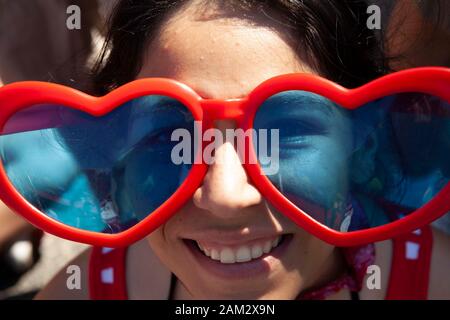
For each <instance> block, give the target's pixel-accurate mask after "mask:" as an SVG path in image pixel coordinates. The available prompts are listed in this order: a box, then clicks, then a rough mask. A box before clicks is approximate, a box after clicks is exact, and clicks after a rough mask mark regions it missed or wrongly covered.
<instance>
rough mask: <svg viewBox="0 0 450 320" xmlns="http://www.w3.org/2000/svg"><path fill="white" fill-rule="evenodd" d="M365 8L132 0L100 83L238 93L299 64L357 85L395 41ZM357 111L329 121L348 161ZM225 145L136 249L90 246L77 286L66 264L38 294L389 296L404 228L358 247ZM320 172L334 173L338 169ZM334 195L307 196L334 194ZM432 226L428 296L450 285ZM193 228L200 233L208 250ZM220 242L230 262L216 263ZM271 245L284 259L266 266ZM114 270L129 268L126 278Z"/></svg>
mask: <svg viewBox="0 0 450 320" xmlns="http://www.w3.org/2000/svg"><path fill="white" fill-rule="evenodd" d="M365 8H366V5H365V4H364V3H358V2H355V1H326V2H325V1H320V2H319V1H303V2H301V3H300V2H286V1H272V2H270V4H261V2H259V1H227V2H226V3H225V2H218V1H217V2H216V1H215V2H210V1H208V2H206V1H197V0H195V1H188V2H186V1H165V2H154V1H143V0H141V1H122V2H120V3H119V5H118V7H117V8H116V12H115V16H114V18H113V20H112V26H111V30H110V37H109V42H108V46H107V48H106V49H111V52H110V54H109V55H107V56H105V55H104V56H103V60H102V61H101V62H100V63H99V67H98V69H97V73H96V77H95V85H96V92H98V93H101V94H103V93H106V92H108V91H109V90H112V89H114V88H116V87H118V86H120V85H122V84H125V83H127V82H129V81H132V80H134V79H139V78H148V77H165V78H172V79H176V80H178V81H181V82H183V83H186V84H188V85H189V86H190V87H192V88H193V89H194V90H196V91H197V92H198V93H199V94H201V95H202V97H204V98H214V99H229V98H239V97H242V96H245V95H247V94H248V92H250V91H251V90H252V89H253V88H254V87H256V86H257V85H258V84H259V83H261V82H263V81H264V80H266V79H268V78H271V77H274V76H277V75H280V74H287V73H297V72H306V73H312V74H317V75H321V76H323V77H327V78H329V79H331V80H334V81H336V82H338V83H340V84H342V85H344V86H347V87H355V86H358V85H361V84H363V83H366V82H368V81H369V80H371V79H374V78H376V77H378V76H380V75H381V74H382V73H383V68H384V64H383V62H382V61H380V60H379V58H380V57H381V55H380V54H374V53H375V52H376V50H375V49H376V45H377V43H376V41H375V37H372V35H371V33H370V31H369V30H367V29H365V28H364V27H361V26H364V25H365V19H364V18H365V15H363V14H359V15H358V13H361V12H365ZM346 119H347V116H346V115H345V113H343V114H341V115H339V116H336V118H335V120H336V121H334V122H329V125H330V127H329V131H326V132H322V133H321V134H318V136H320V139H319V140H318V144H317V150H319V151H320V152H330V150H334V153H333V154H331V153H330V155H329V156H335V157H337V160H338V161H337V162H338V163H339V162H340V161H339V160H340V159H344V158H345V154H346V152H347V150H346V148H347V147H346V141H347V138H348V137H346V136H345V134H343V135H342V136H339V135H338V134H336V133H337V132H341V130H338V128H342V127H345V125H346V123H345V121H346ZM217 127H218V128H219V129H220V130H223V131H224V130H225V129H227V128H233V123H230V122H227V121H219V122H218V123H217ZM215 156H216V159H225V158H226V159H227V161H222V162H221V161H216V162H215V163H214V164H212V165H211V166H210V168H209V171H208V173H207V176H206V178H205V180H204V181H203V184H202V185H201V186H200V187H199V188H198V189H197V191H196V192H195V193H194V195H193V197H192V199H191V200H190V201H189V202H188V203H187V204H185V205H184V207H183V208H182V209H181V210H179V212H178V213H177V214H176V215H174V216H173V217H172V218H171V219H170V220H169V221H168V222H167V223H165V224H164V225H163V226H162V227H160V228H159V229H158V230H156V231H155V232H153V233H152V234H150V235H149V236H148V237H147V238H146V239H144V240H142V241H140V242H139V243H137V244H135V245H133V246H131V247H129V248H128V251H125V250H120V249H119V250H117V249H116V250H112V251H111V250H109V249H95V250H94V251H93V252H92V254H91V252H86V253H85V254H83V255H82V256H80V257H79V258H77V259H76V260H75V261H73V262H72V263H71V264H75V265H79V266H80V267H81V270H82V276H83V283H82V290H74V291H69V290H68V289H66V288H67V287H66V281H67V274H66V273H65V270H63V271H62V272H61V273H60V274H59V275H58V276H57V277H56V278H55V279H54V280H53V281H52V282H51V283H50V284H49V286H48V287H47V288H46V289H45V290H43V291H42V292H41V293H40V294H39V296H38V298H40V299H62V298H64V299H87V298H89V297H93V298H105V297H112V298H124V297H128V298H130V299H167V298H172V299H192V298H193V299H202V298H216V299H227V298H230V299H295V298H298V297H299V298H321V299H350V298H360V299H383V298H385V297H386V295H387V291H388V289H389V290H392V288H391V287H392V284H390V283H389V280H390V279H389V278H390V276H389V275H391V266H392V267H393V268H395V269H396V270H397V269H398V267H395V265H394V264H392V260H393V259H394V260H395V259H396V258H395V256H394V257H393V253H392V252H393V251H395V250H393V245H392V243H391V241H385V242H381V243H376V244H375V253H376V255H375V256H373V250H372V249H373V247H372V246H371V245H368V246H364V247H362V248H354V250H355V251H356V253H355V254H352V253H351V251H352V250H346V249H341V248H337V247H334V246H331V245H329V244H327V243H325V242H323V241H321V240H319V239H317V238H315V237H314V236H312V235H310V234H308V233H307V232H306V231H304V230H302V229H300V228H298V227H297V226H296V225H295V224H294V223H293V222H291V221H290V220H289V219H288V218H287V217H285V216H283V215H282V214H280V213H279V212H277V211H276V210H275V209H274V208H273V207H272V206H271V205H270V204H269V203H268V202H267V201H266V199H264V198H263V197H262V195H261V193H260V192H259V191H258V190H257V189H256V188H255V187H254V186H253V185H252V184H251V182H250V180H249V178H248V176H247V174H246V172H245V171H244V169H243V167H242V165H241V163H240V161H239V157H238V155H237V153H236V150H235V149H234V148H232V147H230V145H229V144H226V143H224V144H222V145H220V146H219V147H218V148H217V149H216V153H215ZM317 165H318V166H320V165H321V164H320V163H319V164H317ZM345 168H348V165H347V166H346V165H345V164H344V163H343V162H342V166H341V167H334V168H330V172H329V174H330V175H331V176H339V174H341V173H342V171H343V170H345ZM131 169H132V168H131ZM131 169H130V170H131ZM311 172H314V170H312V171H311ZM123 174H125V175H126V173H123ZM314 180H315V181H318V182H317V183H319V184H321V183H324V184H325V183H327V176H321V177H318V178H317V179H314ZM327 187H329V186H327ZM335 187H336V189H333V190H335V192H336V193H340V192H341V193H342V194H345V195H346V194H348V192H347V191H346V188H345V187H343V186H342V185H340V184H336V185H335ZM125 193H126V190H125ZM128 196H130V195H129V194H128ZM294 196H295V195H294ZM326 196H328V195H321V194H316V195H312V196H311V197H309V198H308V197H306V196H305V195H302V199H305V198H307V199H309V200H311V199H314V200H315V201H318V202H319V203H321V204H323V203H327V201H328V200H327V198H326ZM130 197H131V196H130ZM318 199H319V200H318ZM368 206H370V205H368ZM374 207H376V206H374ZM423 233H424V234H426V231H423ZM280 235H282V240H281V242H280V238H279V236H280ZM428 236H430V237H431V235H428ZM287 237H289V238H290V240H289V242H287V241H286V238H287ZM432 237H433V247H432V249H431V248H429V249H430V254H431V261H430V265H429V266H430V274H429V283H428V282H427V286H428V290H427V291H428V294H427V297H428V298H447V299H448V298H449V297H450V284H449V283H448V277H447V276H446V272H447V271H448V266H449V252H450V251H449V249H450V244H449V243H450V241H449V239H448V238H447V237H445V236H444V235H442V234H441V233H438V232H435V231H433V235H432ZM256 238H257V239H258V240H255V239H256ZM189 240H191V241H190V242H192V241H195V242H197V245H198V247H196V248H193V250H197V251H195V252H196V253H193V252H194V251H192V250H191V248H192V247H191V248H189V247H188V245H187V242H189ZM267 242H269V248H268V249H267V250H266V251H267V252H266V251H265V252H266V253H267V254H266V255H264V256H263V258H258V254H255V255H254V256H253V252H252V256H251V258H250V260H252V261H250V262H248V258H249V257H247V256H245V257H243V256H244V254H242V252H243V251H246V250H247V251H248V249H245V250H242V247H246V246H247V247H249V246H253V247H252V250H253V248H254V247H258V246H259V247H260V249H261V248H262V247H265V246H266V244H267ZM283 243H284V245H283ZM229 247H231V249H230V248H229ZM280 247H283V251H282V252H280V251H281V249H279V250H277V249H278V248H280ZM127 252H128V253H127ZM202 252H203V253H202ZM213 252H215V253H213ZM126 253H127V254H126ZM215 254H216V255H217V254H219V255H220V260H221V264H219V263H215V264H214V267H213V263H212V262H211V261H210V260H217V259H212V258H213V255H215ZM245 255H248V254H245ZM259 256H260V255H259ZM349 257H350V258H349ZM216 258H217V257H216ZM361 258H362V259H363V260H364V259H366V261H365V262H370V263H373V264H376V265H378V266H379V267H380V269H381V270H382V278H381V279H382V283H381V289H380V290H370V289H369V288H368V287H367V286H366V285H365V279H364V277H365V276H366V275H365V269H366V268H367V263H364V262H361V261H358V259H361ZM372 258H373V259H374V260H373V259H372ZM262 259H264V260H265V263H266V264H267V265H269V266H270V268H269V270H268V271H267V270H265V271H264V270H263V271H261V270H259V272H257V271H258V268H257V267H258V266H261V264H262V262H261V261H258V260H262ZM239 260H242V261H247V262H248V263H247V262H244V263H239ZM111 266H113V268H114V269H111ZM246 266H247V269H246ZM250 266H253V267H254V268H255V269H253V267H252V268H250ZM124 267H125V268H124ZM111 270H114V271H116V272H118V270H122V272H119V273H120V275H122V276H123V278H120V275H118V274H117V273H113V272H111ZM349 270H350V271H349ZM88 274H89V279H88ZM114 274H115V276H114ZM171 274H172V275H171ZM392 274H394V273H392ZM394 277H395V276H394ZM442 279H444V280H446V281H442ZM89 281H90V282H89ZM108 285H110V287H109V291H108ZM89 288H90V289H91V291H90V292H89ZM111 289H114V290H115V291H111ZM105 290H106V291H105ZM412 294H413V293H412ZM391 296H392V295H391ZM397 297H398V296H397Z"/></svg>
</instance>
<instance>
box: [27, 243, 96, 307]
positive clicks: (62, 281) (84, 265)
mask: <svg viewBox="0 0 450 320" xmlns="http://www.w3.org/2000/svg"><path fill="white" fill-rule="evenodd" d="M91 251H92V250H91V249H87V250H86V251H84V252H83V253H81V254H80V255H79V256H78V257H76V258H75V259H73V260H72V261H71V262H69V263H68V264H67V265H66V266H65V267H64V268H62V269H61V270H60V271H59V272H58V273H57V274H56V276H55V277H54V278H53V279H52V280H51V281H50V282H49V283H48V284H47V286H46V287H45V288H44V289H42V290H41V291H40V292H39V293H38V294H37V295H36V297H35V299H36V300H88V299H89V283H88V273H89V269H88V266H89V256H90V253H91ZM69 266H77V267H79V270H80V277H81V288H80V289H73V290H70V289H69V287H68V285H67V281H68V279H69V276H70V274H68V273H67V270H68V267H69Z"/></svg>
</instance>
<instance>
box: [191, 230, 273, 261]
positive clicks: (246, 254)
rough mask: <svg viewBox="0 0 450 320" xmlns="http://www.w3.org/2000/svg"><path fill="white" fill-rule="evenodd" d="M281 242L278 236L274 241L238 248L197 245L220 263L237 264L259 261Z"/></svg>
mask: <svg viewBox="0 0 450 320" xmlns="http://www.w3.org/2000/svg"><path fill="white" fill-rule="evenodd" d="M280 240H281V236H278V237H276V238H274V239H273V240H266V241H261V242H256V243H253V244H252V245H242V246H239V247H236V248H230V247H222V248H218V247H214V246H212V245H210V246H209V247H208V248H207V247H206V246H204V245H202V244H200V243H199V242H198V241H197V245H198V247H199V248H200V249H201V251H202V252H203V253H204V254H205V255H206V256H208V257H210V258H211V259H213V260H217V261H220V262H221V263H236V262H247V261H250V260H252V259H257V258H259V257H260V256H262V255H263V254H264V253H269V252H270V251H271V250H272V248H275V247H276V246H277V245H278V244H279V242H280Z"/></svg>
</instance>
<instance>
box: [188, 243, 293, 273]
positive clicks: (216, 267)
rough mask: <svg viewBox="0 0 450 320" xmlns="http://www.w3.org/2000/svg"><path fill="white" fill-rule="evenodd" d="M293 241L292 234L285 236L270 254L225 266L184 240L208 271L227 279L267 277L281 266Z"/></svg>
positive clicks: (196, 258) (203, 267)
mask: <svg viewBox="0 0 450 320" xmlns="http://www.w3.org/2000/svg"><path fill="white" fill-rule="evenodd" d="M291 240H292V234H286V235H283V240H282V242H281V243H280V244H279V245H278V246H277V247H276V248H274V249H272V251H270V252H269V253H266V254H263V255H262V256H261V257H259V258H258V259H254V260H251V261H248V262H238V263H228V264H224V263H221V262H220V261H216V260H212V259H210V258H208V257H207V256H205V255H204V254H203V253H202V252H200V249H199V248H198V247H197V244H196V243H195V241H192V240H186V239H184V240H183V242H184V243H185V245H186V246H187V247H188V249H189V251H190V252H191V253H192V255H193V256H194V258H195V260H196V261H197V262H198V264H199V265H200V266H201V267H202V269H204V270H206V272H207V273H210V274H212V275H214V276H216V277H220V278H226V279H242V278H248V277H252V278H254V277H255V276H261V275H267V274H269V273H270V271H271V270H273V268H274V267H275V265H277V264H280V263H281V262H280V259H281V257H282V255H283V253H284V252H285V251H286V249H287V247H288V246H289V243H290V242H291Z"/></svg>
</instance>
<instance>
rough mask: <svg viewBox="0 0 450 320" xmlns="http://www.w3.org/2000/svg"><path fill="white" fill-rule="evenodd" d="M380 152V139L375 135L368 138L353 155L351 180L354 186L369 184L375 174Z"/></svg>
mask: <svg viewBox="0 0 450 320" xmlns="http://www.w3.org/2000/svg"><path fill="white" fill-rule="evenodd" d="M377 150H378V138H377V136H376V134H375V133H372V134H370V135H369V136H367V138H366V140H365V143H364V144H362V145H361V146H360V147H359V148H358V149H357V150H356V151H355V152H354V153H353V155H352V159H351V163H352V167H351V168H350V170H351V171H350V178H351V181H352V182H353V183H354V184H357V185H363V184H367V183H368V182H369V181H370V179H372V177H373V175H374V174H375V157H376V152H377Z"/></svg>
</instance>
